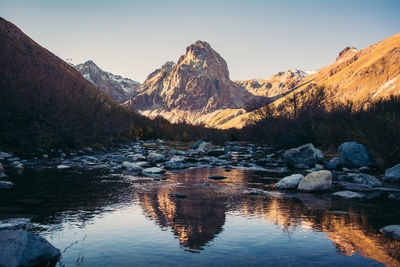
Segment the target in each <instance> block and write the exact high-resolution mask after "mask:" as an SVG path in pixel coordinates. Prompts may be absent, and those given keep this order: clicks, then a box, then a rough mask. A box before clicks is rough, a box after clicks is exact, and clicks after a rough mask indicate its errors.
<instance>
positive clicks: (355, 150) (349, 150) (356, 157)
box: [339, 142, 374, 168]
mask: <svg viewBox="0 0 400 267" xmlns="http://www.w3.org/2000/svg"><path fill="white" fill-rule="evenodd" d="M339 159H340V163H341V164H342V165H343V166H346V167H350V168H353V167H356V168H358V167H363V166H372V165H374V161H373V159H372V156H371V152H370V151H369V150H368V148H367V147H366V146H364V145H362V144H359V143H357V142H346V143H343V144H341V145H340V146H339Z"/></svg>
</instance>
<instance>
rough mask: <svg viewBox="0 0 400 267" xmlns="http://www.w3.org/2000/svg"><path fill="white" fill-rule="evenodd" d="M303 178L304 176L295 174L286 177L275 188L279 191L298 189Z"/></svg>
mask: <svg viewBox="0 0 400 267" xmlns="http://www.w3.org/2000/svg"><path fill="white" fill-rule="evenodd" d="M303 178H304V175H302V174H293V175H290V176H286V177H284V178H283V179H282V180H280V181H279V182H278V183H277V184H276V185H275V186H276V188H277V189H296V188H297V187H298V185H299V183H300V181H301V180H302V179H303Z"/></svg>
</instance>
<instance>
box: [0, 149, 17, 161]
mask: <svg viewBox="0 0 400 267" xmlns="http://www.w3.org/2000/svg"><path fill="white" fill-rule="evenodd" d="M13 156H14V155H13V154H11V153H7V152H2V151H0V157H1V158H5V159H8V158H12V157H13Z"/></svg>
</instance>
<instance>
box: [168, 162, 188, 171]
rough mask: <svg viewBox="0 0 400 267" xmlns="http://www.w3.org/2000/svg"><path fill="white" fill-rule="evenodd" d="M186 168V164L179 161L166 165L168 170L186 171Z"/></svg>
mask: <svg viewBox="0 0 400 267" xmlns="http://www.w3.org/2000/svg"><path fill="white" fill-rule="evenodd" d="M185 167H186V165H185V163H183V162H182V161H179V160H170V161H167V162H166V163H165V168H167V169H184V168H185Z"/></svg>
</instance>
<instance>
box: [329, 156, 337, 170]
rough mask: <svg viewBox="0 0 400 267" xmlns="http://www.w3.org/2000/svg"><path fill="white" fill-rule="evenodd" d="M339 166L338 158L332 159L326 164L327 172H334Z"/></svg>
mask: <svg viewBox="0 0 400 267" xmlns="http://www.w3.org/2000/svg"><path fill="white" fill-rule="evenodd" d="M339 166H340V159H339V158H332V159H331V160H330V161H329V162H328V163H327V164H326V168H327V169H329V170H336V169H337V168H339Z"/></svg>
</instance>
